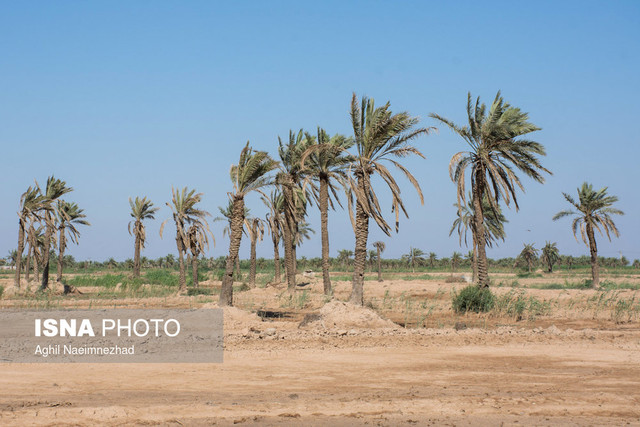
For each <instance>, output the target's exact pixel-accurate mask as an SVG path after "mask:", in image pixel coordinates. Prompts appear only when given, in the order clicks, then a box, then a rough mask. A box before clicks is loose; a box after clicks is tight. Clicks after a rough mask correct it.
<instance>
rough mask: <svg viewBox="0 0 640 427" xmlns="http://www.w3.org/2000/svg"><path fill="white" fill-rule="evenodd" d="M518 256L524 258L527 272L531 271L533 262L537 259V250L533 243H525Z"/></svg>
mask: <svg viewBox="0 0 640 427" xmlns="http://www.w3.org/2000/svg"><path fill="white" fill-rule="evenodd" d="M518 257H520V258H522V259H524V260H525V261H526V262H527V267H528V271H529V273H531V268H532V267H533V263H534V262H535V261H536V260H537V259H538V250H537V249H536V248H535V247H534V246H533V243H529V244H527V243H525V244H524V248H523V249H522V252H520V255H518Z"/></svg>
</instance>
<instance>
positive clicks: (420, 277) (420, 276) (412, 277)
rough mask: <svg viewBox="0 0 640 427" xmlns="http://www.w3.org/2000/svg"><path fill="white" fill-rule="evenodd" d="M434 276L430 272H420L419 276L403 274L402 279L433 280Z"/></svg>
mask: <svg viewBox="0 0 640 427" xmlns="http://www.w3.org/2000/svg"><path fill="white" fill-rule="evenodd" d="M431 279H433V277H432V276H431V275H430V274H420V275H418V276H402V277H400V280H405V281H410V280H431Z"/></svg>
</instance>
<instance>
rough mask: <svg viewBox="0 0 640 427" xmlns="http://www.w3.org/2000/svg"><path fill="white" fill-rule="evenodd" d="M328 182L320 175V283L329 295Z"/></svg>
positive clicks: (324, 176) (325, 177)
mask: <svg viewBox="0 0 640 427" xmlns="http://www.w3.org/2000/svg"><path fill="white" fill-rule="evenodd" d="M328 227H329V184H328V178H327V176H326V175H320V229H321V232H320V233H321V235H322V284H323V287H324V294H325V295H331V277H330V276H329V229H328Z"/></svg>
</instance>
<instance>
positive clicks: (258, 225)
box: [245, 218, 264, 288]
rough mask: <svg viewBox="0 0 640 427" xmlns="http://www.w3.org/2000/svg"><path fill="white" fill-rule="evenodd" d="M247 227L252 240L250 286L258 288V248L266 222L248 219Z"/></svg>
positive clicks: (258, 219)
mask: <svg viewBox="0 0 640 427" xmlns="http://www.w3.org/2000/svg"><path fill="white" fill-rule="evenodd" d="M245 221H246V222H247V224H246V227H247V230H248V232H249V240H251V264H250V265H251V266H250V268H249V286H250V287H252V288H255V286H256V246H257V245H258V242H260V241H262V238H263V237H264V221H263V220H261V219H260V218H247V219H245Z"/></svg>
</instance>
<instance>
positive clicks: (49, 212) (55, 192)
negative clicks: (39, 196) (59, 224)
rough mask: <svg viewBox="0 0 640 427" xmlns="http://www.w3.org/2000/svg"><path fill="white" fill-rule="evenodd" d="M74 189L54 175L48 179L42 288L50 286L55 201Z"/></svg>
mask: <svg viewBox="0 0 640 427" xmlns="http://www.w3.org/2000/svg"><path fill="white" fill-rule="evenodd" d="M71 191H73V188H71V187H67V183H66V182H64V181H62V180H60V179H57V178H55V177H54V176H53V175H52V176H50V177H49V178H48V179H47V187H46V189H45V194H44V196H45V198H46V202H45V203H46V204H47V206H48V207H49V208H45V209H44V223H45V234H44V248H43V253H42V257H43V266H42V286H41V288H40V289H42V290H45V289H47V288H48V287H49V260H50V258H51V257H50V256H49V251H50V249H51V243H52V239H54V238H55V236H54V233H55V230H56V224H55V218H54V215H53V210H54V209H53V203H54V202H55V201H57V200H58V199H59V198H60V197H62V196H64V195H65V194H67V193H69V192H71Z"/></svg>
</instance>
